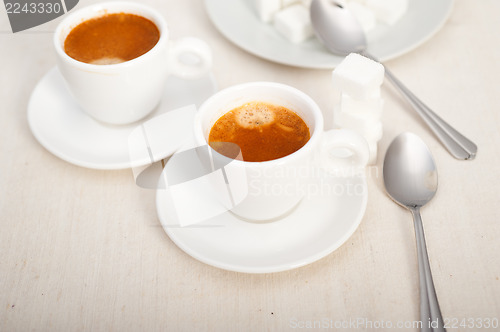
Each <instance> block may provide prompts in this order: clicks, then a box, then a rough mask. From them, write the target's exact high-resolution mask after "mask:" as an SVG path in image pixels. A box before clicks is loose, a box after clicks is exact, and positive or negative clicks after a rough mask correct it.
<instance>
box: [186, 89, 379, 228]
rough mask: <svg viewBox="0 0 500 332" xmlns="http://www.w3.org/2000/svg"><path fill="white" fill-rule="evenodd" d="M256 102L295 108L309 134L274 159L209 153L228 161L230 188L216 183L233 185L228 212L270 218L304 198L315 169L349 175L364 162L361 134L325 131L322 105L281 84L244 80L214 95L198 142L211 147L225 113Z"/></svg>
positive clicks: (197, 128) (199, 123) (201, 118)
mask: <svg viewBox="0 0 500 332" xmlns="http://www.w3.org/2000/svg"><path fill="white" fill-rule="evenodd" d="M252 101H260V102H266V103H271V104H275V105H280V106H284V107H286V108H288V109H289V110H291V111H293V112H295V113H296V114H297V115H299V116H300V117H301V118H302V119H303V120H304V121H305V123H306V124H307V126H308V127H309V131H310V135H311V136H310V139H309V141H308V142H307V143H306V144H305V145H304V146H303V147H302V148H300V149H299V150H297V151H296V152H294V153H292V154H290V155H287V156H285V157H282V158H278V159H275V160H270V161H264V162H246V161H242V160H236V159H235V160H231V161H230V162H227V161H223V160H222V161H217V160H216V159H217V158H218V157H217V156H221V155H219V154H218V153H214V152H212V153H211V155H212V158H213V160H214V161H213V162H212V163H219V164H220V165H226V173H225V178H226V181H227V186H220V185H217V186H215V187H218V188H219V189H221V190H222V191H226V189H227V188H226V187H228V188H230V190H231V194H232V196H233V198H232V200H231V204H230V205H228V206H227V210H230V211H231V212H233V213H234V214H235V215H237V216H239V217H240V218H243V219H246V220H249V221H269V220H273V219H276V218H279V217H281V216H283V215H285V214H287V213H288V212H290V211H291V210H292V209H293V208H294V207H295V206H296V205H297V204H298V203H299V202H300V201H301V199H302V198H303V197H304V196H305V194H306V192H305V190H304V188H305V187H304V185H307V183H308V181H310V178H311V176H312V175H313V174H314V170H313V169H314V168H317V169H323V170H326V172H327V173H329V174H332V173H333V174H335V176H345V175H352V174H354V173H353V172H359V171H360V170H361V169H363V168H364V167H365V166H366V164H367V162H368V158H369V150H368V144H367V143H366V141H365V139H364V138H363V137H361V136H360V135H358V134H356V133H355V132H353V131H350V130H346V129H334V130H330V131H326V132H325V131H324V129H323V122H324V121H323V114H322V112H321V110H320V108H319V106H318V105H317V104H316V103H315V102H314V101H313V100H312V99H311V98H310V97H309V96H308V95H306V94H305V93H303V92H301V91H300V90H297V89H295V88H293V87H290V86H287V85H284V84H279V83H271V82H252V83H245V84H241V85H236V86H233V87H230V88H227V89H225V90H222V91H220V92H218V93H216V94H215V95H213V96H212V97H210V98H209V99H208V100H206V101H205V102H204V103H203V105H202V106H201V107H200V109H199V110H198V113H197V114H196V116H195V124H194V135H195V140H196V144H197V145H199V146H202V145H207V144H208V136H209V133H210V130H211V128H212V126H213V125H214V123H215V122H216V121H217V120H218V119H219V118H220V117H221V116H222V115H223V114H225V113H227V112H229V111H231V110H232V109H234V108H236V107H238V106H241V105H243V104H245V103H248V102H252ZM346 150H347V153H346ZM212 151H213V150H212ZM221 158H224V157H223V156H222V157H221ZM201 159H205V160H207V158H201ZM217 190H218V189H217V188H215V194H214V195H217ZM221 197H222V195H221Z"/></svg>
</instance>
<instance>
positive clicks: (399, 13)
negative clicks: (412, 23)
mask: <svg viewBox="0 0 500 332" xmlns="http://www.w3.org/2000/svg"><path fill="white" fill-rule="evenodd" d="M366 7H368V9H370V10H371V11H372V12H373V14H374V15H375V17H376V18H377V20H379V21H380V22H382V23H385V24H389V25H392V24H394V23H396V22H397V21H398V20H399V19H400V18H401V17H403V15H404V14H405V12H406V10H407V9H408V0H366Z"/></svg>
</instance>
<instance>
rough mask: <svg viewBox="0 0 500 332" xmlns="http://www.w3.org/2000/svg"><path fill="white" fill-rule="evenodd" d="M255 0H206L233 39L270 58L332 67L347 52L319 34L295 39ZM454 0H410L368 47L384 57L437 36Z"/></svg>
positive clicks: (215, 19) (216, 20)
mask: <svg viewBox="0 0 500 332" xmlns="http://www.w3.org/2000/svg"><path fill="white" fill-rule="evenodd" d="M253 2H254V0H230V1H227V0H205V7H206V8H207V11H208V15H209V16H210V18H211V20H212V22H213V23H214V24H215V26H216V27H217V29H219V31H220V32H221V33H222V34H223V35H224V36H225V37H226V38H227V39H229V40H230V41H232V42H233V43H234V44H236V45H238V46H239V47H241V48H242V49H244V50H246V51H247V52H249V53H252V54H254V55H257V56H259V57H262V58H264V59H267V60H270V61H274V62H278V63H282V64H286V65H290V66H297V67H305V68H318V69H332V68H334V67H335V66H336V65H338V64H339V63H340V61H342V59H343V57H341V56H337V55H334V54H332V53H330V52H328V50H327V49H326V48H325V47H324V46H323V45H322V44H321V43H320V42H319V41H318V40H317V39H316V38H311V39H309V40H307V41H305V42H303V43H300V44H293V43H291V42H289V41H288V40H286V39H285V38H284V37H282V36H281V35H280V34H279V33H278V32H277V31H276V30H275V29H274V27H273V26H272V24H266V23H263V22H261V21H260V20H259V18H258V17H257V14H256V12H255V9H254V6H253ZM452 7H453V0H438V1H436V0H410V5H409V8H408V10H407V12H406V14H405V15H404V17H402V18H401V19H400V20H399V21H398V22H396V23H395V24H394V25H391V26H385V25H381V24H379V25H378V26H377V27H376V28H375V29H374V30H373V31H370V33H369V34H368V35H367V39H368V51H369V52H370V53H371V54H373V55H374V56H375V57H377V58H378V59H379V60H380V61H386V60H389V59H392V58H395V57H397V56H399V55H401V54H403V53H406V52H409V51H411V50H412V49H414V48H416V47H417V46H419V45H421V44H422V43H424V42H425V41H427V40H428V39H429V38H431V37H432V36H433V35H434V34H435V33H436V32H437V31H439V29H441V27H442V26H443V25H444V23H445V22H446V19H447V18H448V16H449V15H450V13H451V10H452Z"/></svg>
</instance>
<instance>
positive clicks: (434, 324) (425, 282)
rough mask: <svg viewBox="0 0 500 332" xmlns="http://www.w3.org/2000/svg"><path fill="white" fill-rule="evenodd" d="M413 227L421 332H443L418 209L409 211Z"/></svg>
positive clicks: (442, 323)
mask: <svg viewBox="0 0 500 332" xmlns="http://www.w3.org/2000/svg"><path fill="white" fill-rule="evenodd" d="M411 213H412V215H413V221H414V226H415V238H416V239H417V256H418V273H419V280H420V320H421V322H422V328H421V331H442V332H445V331H446V329H445V328H444V321H443V317H442V316H441V309H439V303H438V299H437V296H436V291H435V289H434V282H433V281H432V274H431V268H430V266H429V257H428V256H427V248H426V245H425V236H424V227H423V225H422V218H421V216H420V209H419V208H415V209H411Z"/></svg>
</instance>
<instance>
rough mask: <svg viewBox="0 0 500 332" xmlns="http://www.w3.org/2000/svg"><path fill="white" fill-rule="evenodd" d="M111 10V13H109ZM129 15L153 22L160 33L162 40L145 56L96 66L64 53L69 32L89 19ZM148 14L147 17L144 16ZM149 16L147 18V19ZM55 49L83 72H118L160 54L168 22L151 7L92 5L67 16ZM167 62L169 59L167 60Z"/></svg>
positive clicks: (113, 3)
mask: <svg viewBox="0 0 500 332" xmlns="http://www.w3.org/2000/svg"><path fill="white" fill-rule="evenodd" d="M108 10H109V12H108ZM122 12H123V13H127V14H135V15H138V16H143V17H145V18H147V19H149V20H151V21H152V22H153V23H154V24H155V25H156V27H157V28H158V30H159V31H160V39H159V40H158V42H157V43H156V45H155V46H153V48H152V49H150V50H149V51H148V52H146V53H144V54H143V55H140V56H138V57H137V58H134V59H132V60H128V61H125V62H121V63H116V64H109V65H96V64H91V63H86V62H82V61H78V60H76V59H73V58H72V57H70V56H69V55H68V54H66V52H65V51H64V48H63V45H64V41H65V40H66V37H67V36H68V34H69V32H70V31H71V30H72V29H73V28H75V27H76V26H77V25H78V24H80V23H82V22H85V21H87V20H89V19H92V18H96V17H100V16H103V15H106V14H112V13H122ZM144 13H146V14H147V15H144ZM146 16H147V17H146ZM66 28H67V29H68V30H67V33H66V34H65V35H64V36H63V35H62V33H63V30H64V29H66ZM53 40H54V47H55V50H56V52H57V54H58V56H59V57H60V58H61V59H63V60H64V61H66V62H69V63H70V64H71V65H73V66H76V67H78V68H79V69H82V70H91V71H93V72H96V71H97V72H106V71H110V70H118V69H121V68H125V67H129V66H133V65H135V64H136V63H140V62H143V61H148V59H149V58H150V57H154V56H155V55H156V53H158V52H160V50H159V48H160V47H161V45H163V44H164V43H165V42H166V41H167V40H168V27H167V22H166V21H165V19H164V18H163V16H161V14H160V13H159V12H158V11H157V10H155V9H153V8H151V7H149V6H145V5H142V4H139V3H135V2H127V1H111V2H103V3H97V4H94V5H90V6H87V7H84V8H81V9H79V10H77V11H75V12H73V13H71V14H69V15H68V16H66V17H65V18H64V19H63V20H62V21H61V22H60V23H59V25H58V26H57V28H56V30H55V33H54V39H53ZM165 61H167V59H165Z"/></svg>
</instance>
